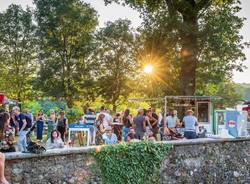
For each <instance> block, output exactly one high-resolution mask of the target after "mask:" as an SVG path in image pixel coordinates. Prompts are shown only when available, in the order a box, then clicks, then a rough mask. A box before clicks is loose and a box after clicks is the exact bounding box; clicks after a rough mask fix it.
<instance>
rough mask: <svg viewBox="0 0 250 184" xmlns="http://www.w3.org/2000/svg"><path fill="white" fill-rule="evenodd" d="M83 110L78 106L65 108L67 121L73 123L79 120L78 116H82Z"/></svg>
mask: <svg viewBox="0 0 250 184" xmlns="http://www.w3.org/2000/svg"><path fill="white" fill-rule="evenodd" d="M82 114H83V110H82V108H79V107H72V108H67V109H66V115H67V118H68V121H69V123H75V122H77V121H78V120H79V118H80V116H82Z"/></svg>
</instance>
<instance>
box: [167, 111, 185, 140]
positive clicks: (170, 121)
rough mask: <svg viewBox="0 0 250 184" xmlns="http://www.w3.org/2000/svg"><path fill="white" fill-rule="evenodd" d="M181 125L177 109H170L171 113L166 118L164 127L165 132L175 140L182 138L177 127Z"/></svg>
mask: <svg viewBox="0 0 250 184" xmlns="http://www.w3.org/2000/svg"><path fill="white" fill-rule="evenodd" d="M179 126H180V121H179V119H178V117H177V111H176V110H173V109H172V110H171V111H170V115H169V116H167V118H166V126H165V128H164V134H165V135H166V136H168V137H169V138H170V139H173V140H177V139H180V138H182V137H181V135H180V134H179V133H178V132H177V129H176V128H177V127H179Z"/></svg>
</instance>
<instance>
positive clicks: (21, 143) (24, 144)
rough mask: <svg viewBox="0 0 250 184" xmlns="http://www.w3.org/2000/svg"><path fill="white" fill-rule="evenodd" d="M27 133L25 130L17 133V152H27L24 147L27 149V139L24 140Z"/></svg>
mask: <svg viewBox="0 0 250 184" xmlns="http://www.w3.org/2000/svg"><path fill="white" fill-rule="evenodd" d="M27 132H28V131H26V130H22V131H20V132H19V137H18V140H17V146H18V149H19V151H27V149H26V147H27V138H26V134H27Z"/></svg>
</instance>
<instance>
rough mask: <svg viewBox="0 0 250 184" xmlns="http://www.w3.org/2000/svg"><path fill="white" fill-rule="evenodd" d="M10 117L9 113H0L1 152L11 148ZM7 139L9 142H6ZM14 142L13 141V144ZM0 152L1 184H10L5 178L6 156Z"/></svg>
mask: <svg viewBox="0 0 250 184" xmlns="http://www.w3.org/2000/svg"><path fill="white" fill-rule="evenodd" d="M9 121H10V115H9V113H6V112H4V113H0V145H1V152H2V151H3V150H5V148H6V146H7V147H8V146H9V143H10V142H9V141H10V137H8V139H7V136H6V127H8V126H9ZM6 139H7V140H6ZM12 141H13V140H11V142H12ZM1 152H0V183H1V184H9V182H8V181H7V180H6V178H5V176H4V168H5V156H4V154H3V153H1Z"/></svg>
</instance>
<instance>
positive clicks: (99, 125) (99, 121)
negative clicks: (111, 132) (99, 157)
mask: <svg viewBox="0 0 250 184" xmlns="http://www.w3.org/2000/svg"><path fill="white" fill-rule="evenodd" d="M104 118H105V115H104V114H100V115H99V116H98V118H97V120H96V121H95V127H96V137H95V139H96V140H95V144H96V145H101V144H103V139H102V135H103V134H104V132H105V127H104V123H103V122H104Z"/></svg>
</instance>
